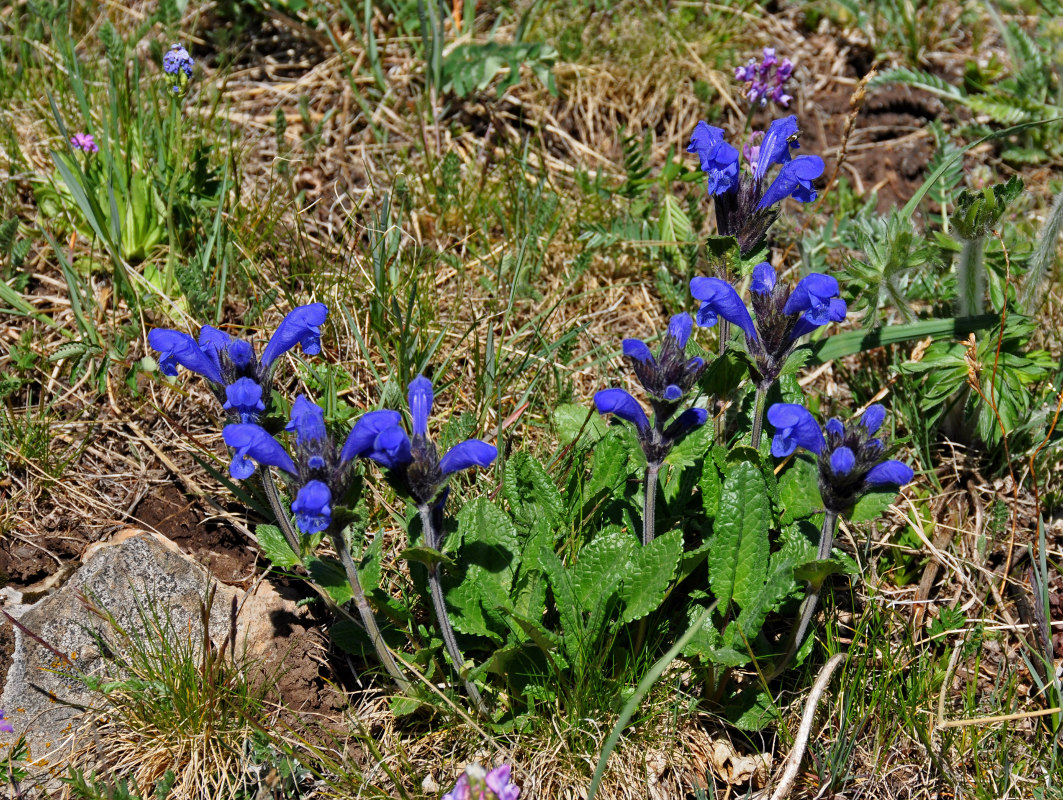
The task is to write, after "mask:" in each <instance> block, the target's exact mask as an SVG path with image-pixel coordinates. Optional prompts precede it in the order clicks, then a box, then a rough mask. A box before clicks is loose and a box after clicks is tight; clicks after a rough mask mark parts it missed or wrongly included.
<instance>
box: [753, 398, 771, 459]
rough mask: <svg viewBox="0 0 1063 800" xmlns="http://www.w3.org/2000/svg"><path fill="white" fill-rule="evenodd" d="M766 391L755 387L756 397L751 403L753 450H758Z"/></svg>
mask: <svg viewBox="0 0 1063 800" xmlns="http://www.w3.org/2000/svg"><path fill="white" fill-rule="evenodd" d="M767 394H768V390H767V389H766V388H764V387H761V386H758V387H757V397H756V400H754V401H753V449H754V450H760V434H761V432H762V431H763V430H764V398H765V397H767Z"/></svg>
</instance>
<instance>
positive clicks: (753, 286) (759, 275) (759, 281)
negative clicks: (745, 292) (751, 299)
mask: <svg viewBox="0 0 1063 800" xmlns="http://www.w3.org/2000/svg"><path fill="white" fill-rule="evenodd" d="M775 280H776V278H775V268H774V267H772V265H771V264H769V263H768V262H767V261H761V262H760V263H759V264H757V265H756V266H755V267H753V281H752V282H751V283H750V284H749V291H751V292H754V293H756V294H771V292H772V290H773V289H774V288H775Z"/></svg>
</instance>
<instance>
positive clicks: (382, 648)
mask: <svg viewBox="0 0 1063 800" xmlns="http://www.w3.org/2000/svg"><path fill="white" fill-rule="evenodd" d="M329 535H330V536H331V537H332V544H333V546H334V547H335V548H336V553H337V554H338V555H339V557H340V561H341V562H342V563H343V569H344V571H345V572H346V573H347V582H348V583H350V585H351V592H352V593H353V595H354V605H355V607H356V608H357V609H358V613H359V615H361V617H362V624H363V625H365V630H366V633H368V634H369V638H370V640H372V642H373V648H374V649H375V650H376V654H377V657H378V658H379V659H380V663H381V664H383V665H384V668H385V669H386V670H387V671H388V673H389V674H390V675H391V677H392V678H394V680H395V683H397V684H398V686H399V691H402V692H405V691H407V690H408V689H409V688H410V681H409V679H408V678H407V677H406V676H405V675H404V674H403V672H402V670H401V669H399V665H398V663H397V662H396V661H395V656H393V655H392V654H391V651H390V650H388V646H387V645H386V644H384V637H383V636H381V635H380V628H379V627H378V626H377V624H376V617H374V616H373V610H372V609H371V608H370V607H369V601H367V600H366V599H365V592H364V591H362V583H361V581H359V580H358V568H357V567H356V566H355V563H354V559H353V558H352V557H351V551H350V550H349V549H348V548H347V542H346V541H345V540H344V538H343V532H342V531H340V530H338V529H337V528H336V526H335V525H329Z"/></svg>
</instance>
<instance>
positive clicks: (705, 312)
mask: <svg viewBox="0 0 1063 800" xmlns="http://www.w3.org/2000/svg"><path fill="white" fill-rule="evenodd" d="M690 293H691V294H692V295H693V296H694V298H695V299H696V300H701V301H702V303H704V304H705V305H703V306H702V308H701V309H699V310H698V323H699V324H701V321H702V319H703V318H705V319H708V318H711V317H714V316H715V315H719V316H721V317H723V318H724V319H725V320H727V321H728V322H730V323H731V324H732V325H737V326H738V327H739V328H741V329H742V331H743V333H745V335H746V338H747V339H749V340H750V341H756V338H757V329H756V328H755V327H754V326H753V318H752V317H750V316H749V311H747V310H746V304H745V303H743V302H742V298H741V297H739V296H738V292H736V291H735V288H734V287H733V286H732V285H731V284H729V283H728V282H727V281H724V280H720V279H719V278H693V279H691V281H690ZM713 324H715V320H713Z"/></svg>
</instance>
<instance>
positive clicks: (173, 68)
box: [162, 44, 195, 94]
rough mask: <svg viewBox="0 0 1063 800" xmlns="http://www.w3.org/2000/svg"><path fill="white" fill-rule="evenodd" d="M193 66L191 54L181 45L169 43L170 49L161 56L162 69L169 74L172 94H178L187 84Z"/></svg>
mask: <svg viewBox="0 0 1063 800" xmlns="http://www.w3.org/2000/svg"><path fill="white" fill-rule="evenodd" d="M194 66H195V62H194V61H193V60H192V56H190V55H189V54H188V51H187V50H186V49H185V48H184V47H183V46H182V45H179V44H172V45H170V49H169V50H167V51H166V53H165V54H164V55H163V57H162V71H163V72H165V73H166V74H167V75H169V76H170V81H171V83H170V85H171V87H172V89H173V92H174V94H179V93H180V92H181V90H182V89H184V87H185V86H187V85H188V81H189V79H191V77H192V68H193V67H194Z"/></svg>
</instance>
